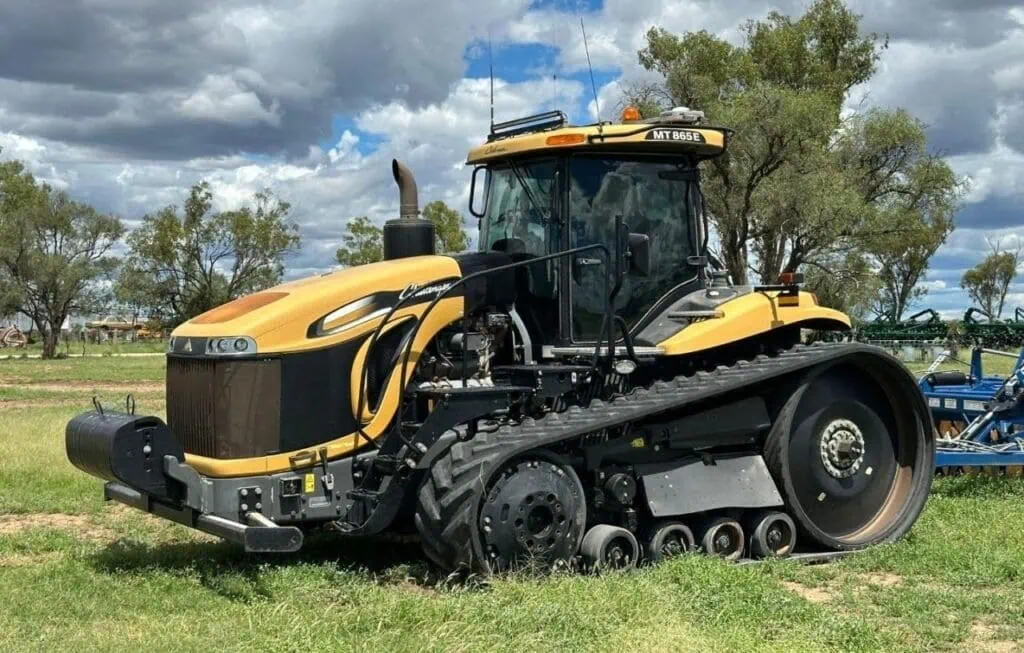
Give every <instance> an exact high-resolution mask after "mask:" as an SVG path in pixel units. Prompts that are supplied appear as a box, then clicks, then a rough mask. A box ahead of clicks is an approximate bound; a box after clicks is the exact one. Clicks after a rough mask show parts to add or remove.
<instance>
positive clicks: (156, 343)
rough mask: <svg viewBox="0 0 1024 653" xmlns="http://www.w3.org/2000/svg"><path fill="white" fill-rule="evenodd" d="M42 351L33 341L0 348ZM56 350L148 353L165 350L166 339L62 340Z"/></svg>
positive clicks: (2, 351)
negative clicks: (122, 340) (25, 344)
mask: <svg viewBox="0 0 1024 653" xmlns="http://www.w3.org/2000/svg"><path fill="white" fill-rule="evenodd" d="M42 351H43V343H42V342H39V341H37V342H34V343H32V344H30V345H27V346H25V347H23V348H21V349H0V356H5V355H11V356H20V355H21V354H22V353H25V354H40V353H42ZM57 351H58V352H60V353H62V354H75V355H81V354H85V355H87V356H103V355H111V354H150V353H163V352H165V351H167V341H166V340H162V339H155V340H140V341H138V342H101V343H93V342H84V343H83V342H82V341H80V340H72V341H62V342H60V343H59V344H58V346H57Z"/></svg>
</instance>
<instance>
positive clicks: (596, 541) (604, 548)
mask: <svg viewBox="0 0 1024 653" xmlns="http://www.w3.org/2000/svg"><path fill="white" fill-rule="evenodd" d="M580 554H581V555H582V556H583V562H584V564H585V565H586V567H587V568H588V569H590V570H592V571H600V570H603V569H629V568H631V567H635V566H636V563H637V560H638V559H639V558H640V544H639V543H638V542H637V541H636V536H634V535H633V534H632V533H630V532H629V531H628V530H626V529H625V528H620V527H618V526H612V525H610V524H598V525H597V526H594V527H593V528H591V529H590V530H589V531H587V534H586V535H585V536H584V537H583V544H581V545H580Z"/></svg>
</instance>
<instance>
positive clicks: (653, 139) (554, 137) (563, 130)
mask: <svg viewBox="0 0 1024 653" xmlns="http://www.w3.org/2000/svg"><path fill="white" fill-rule="evenodd" d="M674 111H676V113H673V112H666V114H663V115H662V116H660V117H658V118H653V119H648V120H623V121H622V122H618V123H613V122H604V123H596V124H592V125H570V124H569V122H568V120H567V119H566V116H565V114H564V113H562V112H561V111H550V112H547V113H541V114H537V115H534V116H527V117H525V118H518V119H516V120H510V121H508V122H503V123H498V124H495V125H494V126H493V127H492V128H491V134H490V135H489V136H488V138H487V142H486V143H485V144H483V145H481V146H479V147H476V148H474V149H472V150H471V151H470V152H469V156H468V157H467V160H466V163H468V164H481V163H487V162H490V161H496V160H501V159H505V158H509V157H513V156H520V155H530V154H544V153H555V152H556V151H559V150H578V151H580V150H581V151H601V152H642V153H644V154H671V153H675V154H679V155H687V156H696V157H698V158H700V159H707V158H711V157H715V156H718V155H719V154H721V153H722V152H724V151H725V148H726V146H727V145H728V138H729V134H730V133H731V130H729V129H726V128H723V127H711V126H706V125H703V124H700V123H701V120H700V119H699V117H695V116H698V115H699V112H690V111H689V110H686V111H687V112H688V113H687V114H681V113H679V112H678V110H674ZM681 115H683V116H685V118H684V119H681V118H680V116H681ZM700 117H702V116H700Z"/></svg>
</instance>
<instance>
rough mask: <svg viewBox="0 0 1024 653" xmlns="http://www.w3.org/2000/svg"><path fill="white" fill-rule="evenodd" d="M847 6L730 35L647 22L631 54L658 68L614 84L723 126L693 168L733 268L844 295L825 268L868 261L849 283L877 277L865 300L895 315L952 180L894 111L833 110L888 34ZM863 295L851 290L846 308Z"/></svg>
mask: <svg viewBox="0 0 1024 653" xmlns="http://www.w3.org/2000/svg"><path fill="white" fill-rule="evenodd" d="M860 20H861V19H860V16H858V15H856V14H854V13H852V12H851V11H850V10H849V9H848V8H847V7H846V6H845V4H844V3H843V2H842V0H816V1H815V2H813V3H812V4H811V5H810V6H809V7H808V8H807V10H806V11H805V12H804V13H803V14H802V15H801V16H799V17H797V18H792V17H789V16H785V15H782V14H780V13H778V12H772V13H770V14H769V15H768V17H767V18H766V19H765V20H761V21H748V22H747V23H745V24H744V25H743V26H742V27H741V31H742V32H743V34H744V36H745V41H744V43H743V44H742V45H740V46H734V45H732V44H730V43H728V42H726V41H724V40H722V39H719V38H718V37H716V36H714V35H711V34H709V33H707V32H703V31H702V32H690V33H686V34H683V35H681V36H676V35H673V34H670V33H668V32H666V31H665V30H663V29H659V28H654V29H651V30H650V31H649V32H648V33H647V35H646V47H645V48H643V49H642V50H640V51H639V53H638V56H639V60H640V64H641V65H643V66H644V67H645V68H647V69H648V70H652V71H656V72H658V73H660V74H661V76H662V78H663V81H662V83H661V84H654V85H651V84H648V85H643V86H638V87H633V88H630V89H629V90H628V91H627V96H628V99H629V101H630V102H631V103H635V104H636V106H638V108H640V109H641V112H642V115H645V116H649V115H651V114H654V113H656V112H658V111H660V110H662V109H663V108H665V107H667V106H677V105H687V106H691V107H695V108H700V109H703V110H704V111H705V113H706V114H707V116H708V118H709V120H710V122H712V123H713V124H722V125H725V126H728V127H730V128H732V129H734V130H735V133H734V134H733V135H732V136H731V138H730V144H729V148H728V151H727V152H726V153H725V154H724V155H722V156H720V157H718V158H715V159H712V160H711V161H709V162H708V163H707V164H706V167H705V168H704V174H703V178H704V184H703V190H704V195H705V200H706V202H707V208H708V214H709V217H710V219H711V221H712V223H713V225H714V227H715V230H716V231H717V233H718V236H719V238H718V241H719V252H718V258H719V259H721V260H722V261H723V263H724V265H725V267H726V268H727V269H728V271H729V273H730V276H731V277H732V279H733V281H734V282H736V283H740V284H742V283H747V279H748V276H749V275H750V273H754V274H756V276H757V277H759V278H760V280H761V281H762V282H766V283H772V282H774V281H775V280H776V279H778V276H779V274H780V273H781V272H784V271H796V270H798V269H801V270H804V271H805V272H807V273H808V279H809V280H813V281H814V282H815V283H816V284H818V287H819V288H822V289H823V292H822V295H823V296H830V297H832V299H833V300H834V301H836V302H839V303H841V304H846V303H848V302H850V301H852V298H851V297H848V296H847V295H846V293H845V292H839V293H838V294H837V293H836V292H831V291H838V290H839V289H838V287H834V286H833V285H832V284H831V283H830V279H831V280H834V279H837V278H843V277H844V276H846V275H850V276H851V278H860V277H862V276H863V271H864V266H867V267H868V269H870V270H871V272H872V274H874V275H875V277H876V278H875V279H874V280H873V281H872V282H871V283H864V284H860V285H859V286H858V287H859V288H877V289H878V292H879V294H878V296H877V297H876V299H877V301H876V302H874V306H872V309H873V310H880V311H883V312H884V313H885V314H887V315H897V316H900V315H902V313H903V311H904V310H905V309H906V307H907V305H908V304H909V303H910V302H912V301H913V300H914V299H915V298H917V297H919V296H920V295H921V294H923V293H924V292H925V290H924V289H923V288H918V287H917V284H918V282H919V281H920V280H921V279H922V278H923V276H924V274H925V272H926V270H927V267H928V261H929V259H930V258H931V256H932V255H934V253H935V251H936V250H937V249H938V247H939V246H941V245H942V243H944V242H945V241H946V238H947V237H948V235H949V233H950V231H951V230H952V229H953V217H954V215H955V213H956V211H957V209H958V208H959V200H960V198H961V196H962V194H963V191H964V189H965V186H964V182H963V180H962V179H961V178H959V177H957V176H956V175H955V174H954V173H953V171H952V170H951V169H950V167H949V166H948V165H947V164H946V163H945V161H944V160H943V159H942V158H941V157H939V156H938V155H936V154H934V153H932V152H929V151H928V148H927V141H926V137H925V126H924V125H923V124H922V123H921V122H920V121H919V120H917V119H915V118H914V117H913V116H911V115H910V114H909V113H907V112H906V111H904V110H900V109H897V110H881V109H869V110H866V111H864V110H858V111H854V112H852V113H845V112H844V111H843V108H844V106H845V105H846V101H847V96H848V93H849V91H850V89H851V88H853V87H854V86H856V85H858V84H861V83H863V82H865V81H867V80H869V79H870V78H871V76H872V75H873V74H874V71H875V68H876V65H877V62H878V60H879V56H880V53H881V51H882V50H883V49H885V48H886V47H887V45H888V44H887V39H886V38H885V37H881V36H879V35H876V34H863V33H861V31H860ZM854 262H855V263H856V264H855V265H854ZM875 282H877V283H875ZM825 289H828V290H830V292H825V291H824V290H825ZM863 299H864V297H862V296H860V295H859V291H858V299H857V300H856V301H854V302H853V304H852V305H853V306H855V307H856V310H863V309H864V307H865V305H866V304H865V303H864V301H863ZM868 304H871V302H868Z"/></svg>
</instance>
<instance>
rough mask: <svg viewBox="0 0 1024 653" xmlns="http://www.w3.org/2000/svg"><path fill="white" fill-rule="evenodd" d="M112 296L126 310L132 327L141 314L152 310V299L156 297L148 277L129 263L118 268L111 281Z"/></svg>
mask: <svg viewBox="0 0 1024 653" xmlns="http://www.w3.org/2000/svg"><path fill="white" fill-rule="evenodd" d="M113 294H114V299H115V300H117V302H118V303H119V304H121V305H122V306H124V307H126V308H127V309H128V311H129V314H130V318H131V323H132V324H133V325H135V324H138V322H139V317H140V316H141V315H142V313H144V312H148V311H149V310H151V309H152V307H153V303H154V302H153V298H154V297H155V296H156V295H157V293H156V289H155V288H154V287H153V286H152V282H151V278H150V276H149V275H147V274H145V273H144V272H143V271H141V270H139V269H138V268H137V267H136V266H135V265H133V264H131V263H130V262H126V263H123V264H121V265H119V266H118V269H117V275H116V277H115V278H114V279H113ZM150 317H156V316H154V315H151V316H150Z"/></svg>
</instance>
